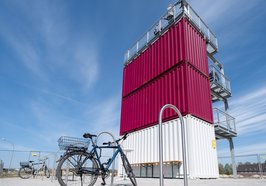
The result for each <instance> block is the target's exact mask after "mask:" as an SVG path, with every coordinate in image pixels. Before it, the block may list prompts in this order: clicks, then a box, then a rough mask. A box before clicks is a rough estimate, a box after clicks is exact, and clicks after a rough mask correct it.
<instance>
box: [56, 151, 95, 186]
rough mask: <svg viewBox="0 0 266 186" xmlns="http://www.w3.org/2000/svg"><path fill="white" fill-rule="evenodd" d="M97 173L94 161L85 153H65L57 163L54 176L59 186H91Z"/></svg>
mask: <svg viewBox="0 0 266 186" xmlns="http://www.w3.org/2000/svg"><path fill="white" fill-rule="evenodd" d="M98 171H99V165H98V163H97V162H96V160H95V159H94V158H93V157H91V155H90V154H88V153H87V152H82V151H81V152H70V153H67V154H66V155H65V156H64V157H63V158H62V159H61V160H60V162H59V163H58V166H57V170H56V175H57V178H58V181H59V183H60V185H61V186H74V185H81V186H85V185H86V186H92V185H94V184H95V182H96V180H97V178H98V175H99V173H98Z"/></svg>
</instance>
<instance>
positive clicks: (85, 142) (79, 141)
mask: <svg viewBox="0 0 266 186" xmlns="http://www.w3.org/2000/svg"><path fill="white" fill-rule="evenodd" d="M89 144H90V140H89V139H85V138H76V137H70V136H61V137H60V138H59V139H58V146H59V149H60V150H69V149H71V148H78V149H88V146H89Z"/></svg>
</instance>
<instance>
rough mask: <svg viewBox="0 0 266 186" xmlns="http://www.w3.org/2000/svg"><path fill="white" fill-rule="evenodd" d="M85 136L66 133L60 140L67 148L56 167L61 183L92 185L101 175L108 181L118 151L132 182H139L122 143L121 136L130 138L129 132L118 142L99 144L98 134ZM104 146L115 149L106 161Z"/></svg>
mask: <svg viewBox="0 0 266 186" xmlns="http://www.w3.org/2000/svg"><path fill="white" fill-rule="evenodd" d="M83 137H84V138H73V137H66V136H62V137H61V138H59V140H58V144H59V147H60V149H61V150H65V153H64V154H63V155H62V156H61V158H60V159H59V163H58V166H57V170H56V175H57V178H58V181H59V183H60V185H61V186H67V185H81V186H83V185H86V186H92V185H94V184H95V182H96V180H97V179H98V177H99V176H101V178H102V183H101V185H105V184H106V182H105V178H107V177H108V176H109V168H110V166H111V164H112V163H113V161H114V160H115V158H116V156H117V155H118V154H120V156H121V159H122V163H123V166H124V168H125V172H126V174H127V176H128V177H129V179H130V181H131V183H132V184H133V186H137V182H136V179H135V175H134V173H133V170H132V168H131V165H130V163H129V161H128V159H127V157H126V155H125V153H124V152H123V150H122V148H121V147H120V143H119V142H120V141H121V140H125V139H126V138H127V134H125V135H124V136H123V137H122V138H120V139H118V140H116V141H114V142H107V143H103V146H98V145H97V143H96V140H94V139H95V138H96V137H97V136H96V135H92V134H90V133H85V134H84V135H83ZM90 141H91V142H92V149H91V150H90V151H88V145H89V142H90ZM102 149H115V152H114V154H113V156H112V157H111V158H110V159H108V160H107V162H104V163H102V162H101V160H100V158H101V151H102ZM97 150H99V152H100V153H98V151H97Z"/></svg>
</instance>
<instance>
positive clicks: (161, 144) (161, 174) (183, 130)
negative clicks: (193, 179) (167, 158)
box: [159, 104, 188, 186]
mask: <svg viewBox="0 0 266 186" xmlns="http://www.w3.org/2000/svg"><path fill="white" fill-rule="evenodd" d="M167 108H171V109H173V110H174V111H175V112H176V113H177V114H178V117H179V118H180V122H181V135H182V156H183V174H184V186H187V185H188V182H187V159H186V134H185V128H184V127H185V126H184V120H183V116H182V115H181V113H180V111H179V110H178V109H177V107H176V106H174V105H172V104H166V105H164V106H163V107H162V108H161V110H160V114H159V163H160V186H164V178H163V139H162V131H163V130H162V116H163V112H164V110H165V109H167Z"/></svg>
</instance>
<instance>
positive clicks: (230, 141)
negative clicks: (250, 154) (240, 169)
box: [228, 138, 237, 178]
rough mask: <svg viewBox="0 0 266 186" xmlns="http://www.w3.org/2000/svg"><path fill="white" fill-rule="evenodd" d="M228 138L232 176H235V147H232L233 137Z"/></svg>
mask: <svg viewBox="0 0 266 186" xmlns="http://www.w3.org/2000/svg"><path fill="white" fill-rule="evenodd" d="M228 140H229V144H230V152H231V160H232V169H233V176H234V178H237V170H236V160H235V148H234V143H233V138H229V139H228Z"/></svg>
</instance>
